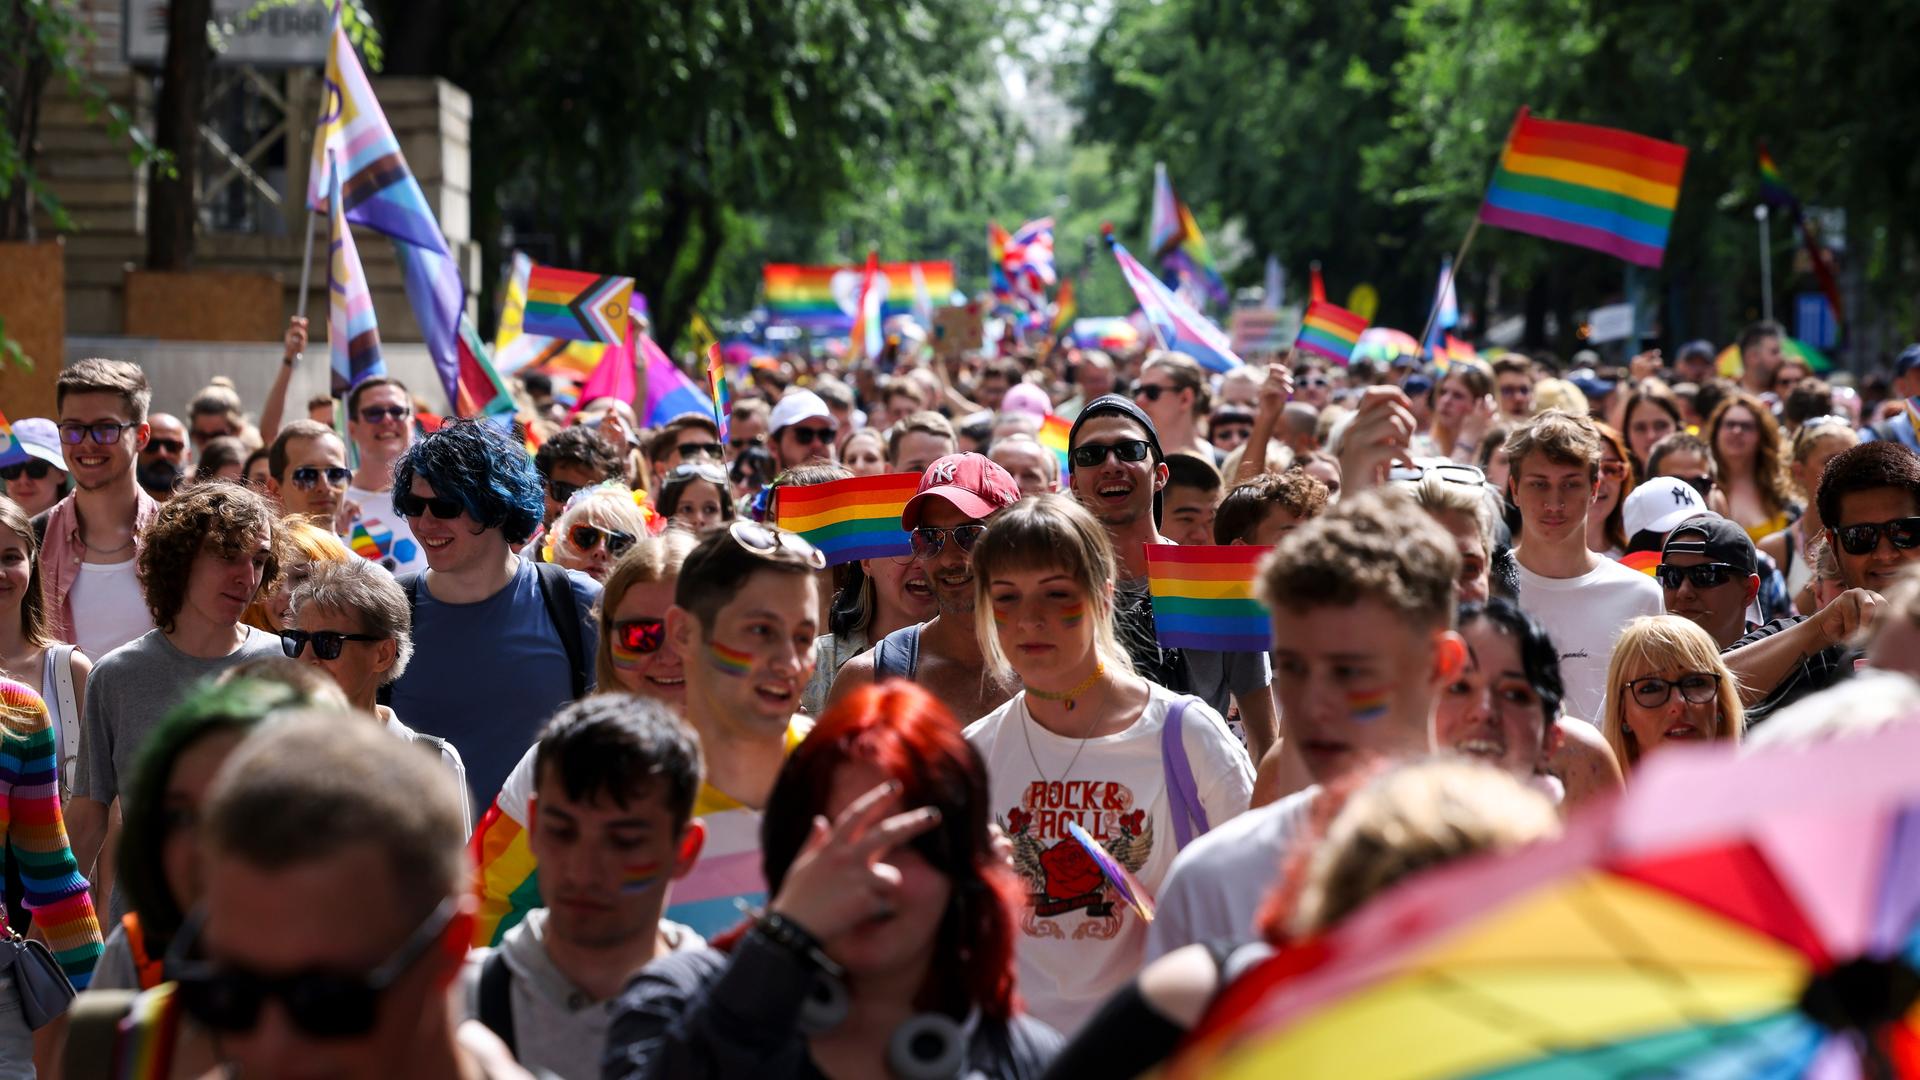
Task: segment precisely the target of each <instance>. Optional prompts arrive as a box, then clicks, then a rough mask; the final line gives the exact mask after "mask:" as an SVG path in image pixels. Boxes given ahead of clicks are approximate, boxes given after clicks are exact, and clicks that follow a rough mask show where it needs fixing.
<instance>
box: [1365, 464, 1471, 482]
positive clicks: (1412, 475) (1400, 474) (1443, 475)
mask: <svg viewBox="0 0 1920 1080" xmlns="http://www.w3.org/2000/svg"><path fill="white" fill-rule="evenodd" d="M1429 476H1435V477H1439V478H1440V479H1442V480H1445V481H1446V482H1447V483H1449V484H1465V485H1466V486H1468V487H1482V486H1484V485H1485V484H1486V482H1487V474H1486V472H1485V471H1483V470H1482V469H1481V468H1480V466H1478V465H1464V464H1460V463H1457V462H1456V463H1454V464H1450V465H1395V466H1394V467H1393V468H1391V469H1388V470H1387V479H1388V480H1393V481H1399V482H1401V483H1409V484H1417V483H1419V482H1420V481H1421V480H1423V479H1425V478H1426V477H1429Z"/></svg>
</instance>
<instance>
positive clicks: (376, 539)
mask: <svg viewBox="0 0 1920 1080" xmlns="http://www.w3.org/2000/svg"><path fill="white" fill-rule="evenodd" d="M375 527H376V528H378V526H375ZM392 543H393V533H392V531H390V530H388V529H380V531H379V533H378V534H375V533H371V532H368V531H367V527H366V526H365V525H361V524H358V523H356V524H355V525H354V526H353V531H352V532H350V533H348V534H347V546H348V547H349V548H352V549H353V553H354V554H355V555H358V556H360V557H361V558H363V559H378V558H381V557H383V556H384V555H386V553H387V548H388V546H390V545H391V544H392Z"/></svg>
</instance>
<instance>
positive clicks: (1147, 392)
mask: <svg viewBox="0 0 1920 1080" xmlns="http://www.w3.org/2000/svg"><path fill="white" fill-rule="evenodd" d="M1172 389H1173V387H1171V386H1154V385H1151V384H1144V383H1143V384H1142V385H1140V386H1136V387H1134V388H1133V396H1134V397H1135V398H1146V399H1147V400H1148V401H1159V400H1160V395H1161V394H1164V393H1166V392H1167V391H1169V390H1172Z"/></svg>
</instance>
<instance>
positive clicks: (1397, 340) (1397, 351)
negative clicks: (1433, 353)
mask: <svg viewBox="0 0 1920 1080" xmlns="http://www.w3.org/2000/svg"><path fill="white" fill-rule="evenodd" d="M1425 355H1426V350H1425V349H1422V348H1421V347H1420V343H1419V342H1418V341H1415V340H1413V335H1412V334H1408V333H1404V332H1402V331H1399V330H1393V329H1389V328H1388V327H1385V326H1370V327H1368V328H1367V329H1365V330H1363V331H1361V333H1360V340H1359V341H1358V342H1355V343H1354V346H1353V356H1352V357H1351V358H1350V359H1349V361H1348V362H1349V363H1351V362H1352V361H1353V360H1374V361H1377V362H1379V363H1382V364H1391V363H1393V361H1394V359H1395V358H1396V357H1401V356H1411V357H1413V358H1414V359H1416V360H1417V359H1419V358H1420V357H1422V356H1425Z"/></svg>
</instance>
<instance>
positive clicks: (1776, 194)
mask: <svg viewBox="0 0 1920 1080" xmlns="http://www.w3.org/2000/svg"><path fill="white" fill-rule="evenodd" d="M1760 201H1761V202H1763V203H1766V204H1767V205H1768V206H1780V207H1785V208H1786V209H1789V210H1792V211H1794V212H1795V213H1798V212H1799V211H1800V200H1799V199H1798V198H1796V197H1795V196H1794V194H1793V191H1792V190H1791V189H1789V188H1788V187H1787V181H1786V178H1785V177H1783V176H1781V175H1780V166H1778V165H1775V164H1774V163H1773V155H1772V154H1771V153H1769V152H1768V150H1767V144H1766V143H1761V144H1760Z"/></svg>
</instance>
